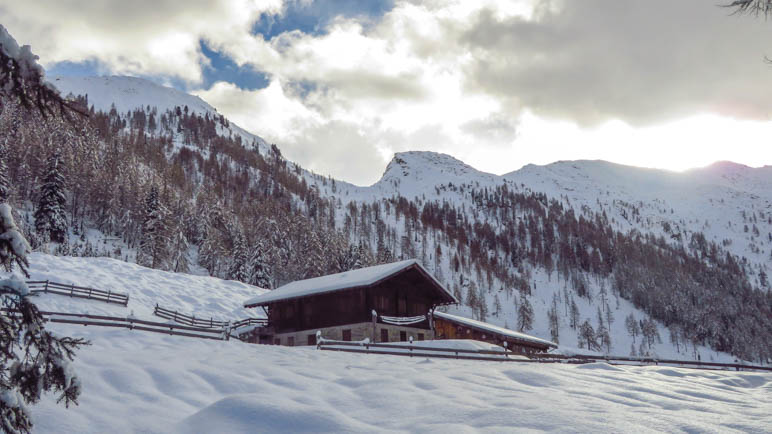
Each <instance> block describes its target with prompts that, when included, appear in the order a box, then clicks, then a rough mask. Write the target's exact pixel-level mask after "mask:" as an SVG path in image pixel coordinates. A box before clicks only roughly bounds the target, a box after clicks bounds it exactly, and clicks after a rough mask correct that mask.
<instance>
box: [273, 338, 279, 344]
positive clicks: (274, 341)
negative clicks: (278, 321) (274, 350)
mask: <svg viewBox="0 0 772 434" xmlns="http://www.w3.org/2000/svg"><path fill="white" fill-rule="evenodd" d="M273 344H274V345H281V338H276V339H274V340H273Z"/></svg>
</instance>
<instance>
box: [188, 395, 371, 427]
mask: <svg viewBox="0 0 772 434" xmlns="http://www.w3.org/2000/svg"><path fill="white" fill-rule="evenodd" d="M319 401H320V400H319V399H314V397H309V399H304V400H296V399H292V398H289V397H287V396H281V395H279V396H272V397H270V398H268V397H266V396H265V395H263V394H260V393H255V394H249V395H235V396H228V397H226V398H223V399H221V400H219V401H217V402H215V403H213V404H212V405H209V406H207V407H205V408H203V409H202V410H200V411H198V412H196V413H195V414H193V415H192V416H189V417H187V418H186V419H185V420H184V421H183V422H182V423H180V425H179V427H178V429H179V431H180V432H184V433H202V434H203V433H207V434H208V433H213V432H227V433H234V434H235V433H253V432H255V431H256V427H255V425H256V423H259V427H260V428H259V430H258V431H261V432H293V433H302V432H308V433H322V432H328V433H340V432H366V431H373V430H376V429H377V427H374V426H372V425H367V424H365V423H362V422H358V421H356V420H353V419H351V418H350V417H349V416H347V415H346V414H345V412H344V411H343V410H338V409H335V408H333V407H332V406H330V405H325V404H326V403H324V402H319Z"/></svg>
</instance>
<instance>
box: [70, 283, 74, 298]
mask: <svg viewBox="0 0 772 434" xmlns="http://www.w3.org/2000/svg"><path fill="white" fill-rule="evenodd" d="M74 294H75V284H74V283H73V284H72V285H70V298H72V296H73V295H74Z"/></svg>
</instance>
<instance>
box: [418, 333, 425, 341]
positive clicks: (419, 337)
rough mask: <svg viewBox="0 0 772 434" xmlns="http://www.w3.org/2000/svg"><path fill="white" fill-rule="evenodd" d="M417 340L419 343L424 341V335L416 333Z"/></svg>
mask: <svg viewBox="0 0 772 434" xmlns="http://www.w3.org/2000/svg"><path fill="white" fill-rule="evenodd" d="M418 340H419V341H422V340H424V334H423V333H418Z"/></svg>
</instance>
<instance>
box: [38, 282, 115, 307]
mask: <svg viewBox="0 0 772 434" xmlns="http://www.w3.org/2000/svg"><path fill="white" fill-rule="evenodd" d="M27 286H28V287H29V289H30V292H31V293H33V294H34V293H44V294H58V295H66V296H68V297H73V298H85V299H88V300H99V301H103V302H105V303H114V304H120V305H122V306H128V304H129V295H128V294H122V293H120V292H112V291H104V290H101V289H96V288H87V287H84V286H76V285H68V284H66V283H59V282H51V281H50V280H28V281H27Z"/></svg>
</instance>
